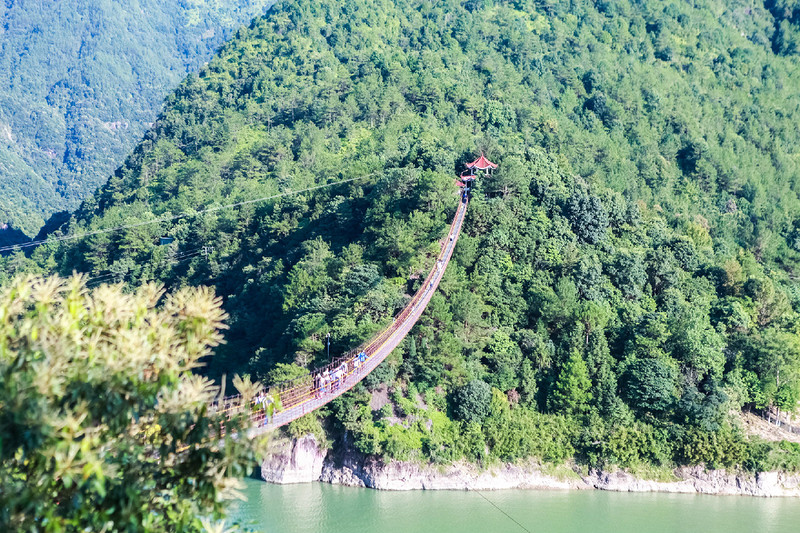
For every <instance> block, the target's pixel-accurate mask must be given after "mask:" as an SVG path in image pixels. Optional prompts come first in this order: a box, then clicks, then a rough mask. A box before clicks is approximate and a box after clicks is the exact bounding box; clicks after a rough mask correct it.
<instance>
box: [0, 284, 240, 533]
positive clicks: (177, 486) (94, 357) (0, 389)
mask: <svg viewBox="0 0 800 533" xmlns="http://www.w3.org/2000/svg"><path fill="white" fill-rule="evenodd" d="M220 304H221V301H220V299H219V298H216V297H215V296H214V295H213V293H212V292H211V291H209V290H208V289H205V288H199V289H182V290H180V291H177V292H175V293H173V294H170V295H167V296H164V291H163V290H162V289H161V288H160V287H159V286H157V285H154V284H146V285H143V286H141V287H140V288H139V289H137V290H136V291H135V292H132V293H124V292H123V290H122V288H121V287H120V286H101V287H99V288H97V289H96V290H94V291H93V292H88V291H87V289H86V286H85V278H81V277H73V278H70V279H66V280H65V279H60V278H58V277H51V278H34V277H22V278H17V279H15V280H14V281H12V282H11V283H10V284H8V286H6V287H5V288H4V289H2V290H0V375H2V379H1V380H0V406H2V409H1V410H0V412H1V413H2V415H0V435H2V440H0V444H1V446H0V508H2V509H3V511H2V512H0V529H2V530H3V531H23V530H38V529H40V528H42V529H46V530H48V531H64V530H81V531H100V530H126V531H176V530H180V531H195V530H201V529H202V528H203V526H202V524H201V519H202V518H203V517H206V518H212V517H213V518H217V517H220V516H221V514H222V512H223V509H224V508H223V502H222V498H223V497H224V496H225V495H227V494H228V493H229V492H230V489H233V488H235V486H236V484H237V482H236V478H237V477H241V476H242V475H244V474H245V473H246V471H245V468H246V464H247V462H246V461H252V460H253V459H254V455H253V453H252V452H253V450H254V445H253V444H252V443H251V442H250V441H249V440H248V439H241V438H240V439H234V438H233V437H234V435H235V433H236V432H237V431H239V430H240V428H241V427H243V424H244V423H245V419H244V418H243V416H234V417H233V419H232V420H230V421H226V419H225V418H224V417H223V416H222V415H221V414H214V412H213V410H211V409H209V405H210V404H211V403H212V401H213V400H214V399H215V398H216V397H217V395H218V389H217V387H215V386H214V385H213V383H211V382H210V381H208V380H207V379H206V378H203V377H201V376H198V375H194V374H192V370H193V369H195V368H197V367H198V366H200V364H201V363H200V359H201V358H203V357H205V356H208V355H209V354H210V353H211V348H212V347H213V346H216V345H217V344H219V343H220V342H222V335H221V333H220V330H221V329H222V328H223V327H224V324H223V320H224V319H225V318H226V315H225V313H224V312H223V311H222V309H221V307H220ZM223 423H224V424H225V427H226V429H227V434H226V435H225V436H224V437H221V436H220V435H219V433H218V431H217V430H216V429H215V428H219V427H221V424H223Z"/></svg>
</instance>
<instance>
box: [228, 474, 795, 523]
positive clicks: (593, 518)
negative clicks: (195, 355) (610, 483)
mask: <svg viewBox="0 0 800 533" xmlns="http://www.w3.org/2000/svg"><path fill="white" fill-rule="evenodd" d="M245 483H246V489H245V496H246V498H247V500H246V501H244V502H239V503H236V504H234V506H233V507H232V509H231V517H232V518H234V519H235V520H237V521H239V522H240V523H241V524H242V525H246V526H249V527H250V528H252V529H254V530H255V531H262V532H264V533H277V532H280V533H375V532H387V533H394V532H413V533H427V532H430V533H466V532H480V533H483V532H498V533H501V532H503V533H504V532H508V533H524V532H525V531H529V532H535V533H543V532H547V533H559V532H575V531H580V532H593V533H606V532H607V533H634V532H636V533H640V532H647V533H660V532H664V533H667V532H669V533H680V532H686V533H688V532H692V533H694V532H697V533H755V532H758V533H770V532H776V533H791V532H795V531H800V502H798V501H797V500H796V499H792V498H772V499H768V498H753V497H747V496H702V495H688V494H661V493H618V492H605V491H599V490H586V491H532V490H531V491H524V490H507V491H481V492H480V493H477V492H462V491H409V492H384V491H376V490H371V489H357V488H351V487H342V486H337V485H329V484H323V483H308V484H302V485H270V484H268V483H264V482H262V481H258V480H255V479H247V480H245ZM515 521H516V522H515Z"/></svg>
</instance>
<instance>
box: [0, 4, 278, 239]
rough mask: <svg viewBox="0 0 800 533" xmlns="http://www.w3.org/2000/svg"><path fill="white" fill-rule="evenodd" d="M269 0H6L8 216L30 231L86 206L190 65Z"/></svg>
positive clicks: (1, 54)
mask: <svg viewBox="0 0 800 533" xmlns="http://www.w3.org/2000/svg"><path fill="white" fill-rule="evenodd" d="M272 2H273V0H236V1H235V2H217V1H209V0H189V1H187V2H165V1H163V0H136V1H133V2H122V3H121V2H114V1H111V0H92V1H90V2H87V1H85V0H84V1H63V0H57V1H52V0H45V1H42V0H39V1H35V0H16V1H15V0H7V1H5V2H2V3H0V224H11V225H12V226H13V227H15V228H17V229H20V230H22V231H24V232H25V233H27V234H28V235H29V236H31V237H32V236H34V235H36V232H37V231H38V230H39V228H40V227H41V226H42V225H43V224H44V221H45V220H46V219H47V218H48V217H49V215H50V214H52V213H53V212H55V211H58V210H61V209H74V208H75V207H77V205H78V202H79V201H80V200H82V199H83V198H85V197H86V196H87V195H88V194H91V193H92V192H94V190H95V189H96V188H97V187H98V186H99V185H101V184H102V183H103V181H104V180H105V179H106V178H107V177H108V175H109V174H110V173H111V172H112V171H113V170H114V169H115V168H117V167H118V166H119V164H120V163H121V162H122V160H123V159H124V157H125V154H126V153H127V152H129V151H130V150H131V149H132V148H133V147H134V145H135V143H136V142H137V141H138V140H139V139H140V138H141V135H142V134H143V133H144V131H145V130H146V129H147V127H148V123H151V122H153V121H154V120H155V117H156V115H157V112H158V110H159V109H160V106H161V103H162V101H163V99H164V97H165V96H166V95H167V93H168V92H169V91H171V90H173V89H174V88H175V86H177V85H178V83H179V82H180V80H181V79H182V78H183V77H184V76H185V75H186V73H187V72H189V71H192V70H196V69H197V67H198V66H200V65H201V64H202V63H203V62H205V61H207V60H208V59H209V58H210V57H211V55H212V54H213V53H214V52H215V51H216V49H217V48H218V47H219V46H220V44H222V43H223V42H225V40H227V39H228V38H229V37H230V36H231V33H232V32H233V30H235V29H236V28H237V27H238V26H239V25H242V24H245V23H247V22H249V21H250V19H251V18H253V17H254V16H257V15H261V14H263V13H264V11H265V9H266V8H267V6H269V5H270V4H271V3H272ZM2 237H3V232H2V231H0V240H2Z"/></svg>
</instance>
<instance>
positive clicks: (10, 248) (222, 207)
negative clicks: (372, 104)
mask: <svg viewBox="0 0 800 533" xmlns="http://www.w3.org/2000/svg"><path fill="white" fill-rule="evenodd" d="M383 172H384V171H383V170H380V171H375V172H370V173H369V174H364V175H362V176H356V177H354V178H347V179H343V180H339V181H332V182H330V183H323V184H322V185H315V186H313V187H308V188H305V189H301V190H299V191H286V192H282V193H278V194H273V195H270V196H264V197H261V198H256V199H254V200H244V201H242V202H234V203H230V204H226V205H220V206H215V207H208V208H206V209H200V210H199V211H192V212H183V213H178V214H175V215H167V216H162V217H157V218H154V219H151V220H144V221H142V222H135V223H133V224H125V225H122V226H116V227H113V228H103V229H98V230H94V231H87V232H86V233H78V234H75V235H63V236H61V237H53V238H49V239H39V240H38V241H29V242H23V243H20V244H12V245H8V246H1V247H0V253H3V252H12V251H16V250H22V249H25V248H32V247H34V246H40V245H42V244H47V243H57V242H62V241H71V240H78V239H85V238H86V237H92V236H94V235H102V234H105V233H114V232H117V231H123V230H126V229H134V228H140V227H142V226H149V225H151V224H158V223H159V222H170V221H172V220H178V219H180V218H189V217H194V216H197V215H203V214H206V213H214V212H216V211H222V210H225V209H232V208H234V207H241V206H243V205H250V204H257V203H261V202H266V201H268V200H275V199H277V198H283V197H285V196H291V195H294V194H301V193H304V192H311V191H317V190H319V189H325V188H328V187H333V186H334V185H342V184H344V183H350V182H351V181H356V180H360V179H366V178H370V177H372V176H376V175H378V174H381V173H383Z"/></svg>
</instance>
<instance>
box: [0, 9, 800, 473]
mask: <svg viewBox="0 0 800 533" xmlns="http://www.w3.org/2000/svg"><path fill="white" fill-rule="evenodd" d="M693 5H694V7H692V6H691V5H689V4H688V3H681V2H676V3H662V2H631V1H621V2H608V3H601V2H599V3H595V2H588V1H584V2H580V1H576V2H571V3H542V2H533V1H525V0H516V1H496V2H489V1H486V2H482V1H479V0H471V1H469V2H464V3H462V2H459V1H456V0H443V1H438V2H428V1H422V0H395V1H392V0H346V1H341V0H339V1H333V0H330V1H329V0H317V1H314V2H312V1H310V0H297V1H291V2H279V3H278V4H277V5H276V6H275V7H274V8H273V9H272V10H271V12H270V13H269V14H268V15H267V16H266V17H265V18H263V19H260V20H257V21H255V22H254V23H253V25H252V27H251V28H250V29H248V30H242V31H241V32H239V33H238V34H237V36H236V38H235V39H233V40H232V41H231V42H230V43H228V44H227V45H226V46H225V47H224V48H223V49H222V50H221V51H220V54H219V56H218V57H217V58H215V59H214V60H213V61H212V62H211V63H210V64H209V65H208V66H207V67H205V68H203V69H202V70H201V71H200V72H199V74H198V75H190V76H189V77H188V78H187V79H186V80H185V81H184V83H183V84H182V85H181V87H180V88H179V89H178V90H177V91H176V92H175V93H174V94H173V95H172V96H170V97H169V98H168V100H167V103H166V107H165V111H164V113H163V115H162V116H161V118H160V119H159V121H158V122H157V124H156V125H155V127H154V128H153V130H152V131H150V132H148V133H147V135H146V137H145V139H144V141H143V142H142V143H141V144H140V145H139V147H138V148H137V149H136V150H135V151H134V153H133V154H132V155H131V156H130V157H129V159H128V160H127V162H126V163H125V165H124V166H123V167H122V168H121V169H120V170H119V171H118V172H116V173H115V174H114V176H112V177H111V179H110V180H109V182H108V184H106V185H105V186H104V187H103V188H102V189H101V190H100V191H99V192H98V194H96V195H95V196H93V197H91V198H89V199H88V200H86V201H85V202H84V203H83V204H82V206H81V208H80V209H79V210H78V211H77V212H76V213H75V215H74V217H73V219H72V220H71V221H70V223H69V224H68V225H67V226H65V227H64V228H62V230H61V232H57V234H56V235H60V234H81V233H83V232H87V231H95V230H98V229H102V228H110V227H116V226H121V225H129V224H136V223H139V222H144V221H148V220H155V219H156V218H160V217H169V216H172V215H173V214H176V213H192V212H193V211H197V210H200V209H203V208H209V207H212V208H213V207H214V206H223V205H225V204H229V203H234V202H242V201H248V200H253V199H256V198H260V197H265V196H269V195H272V194H275V193H278V192H289V191H303V190H305V189H307V188H309V187H312V186H315V185H319V184H325V183H329V182H334V181H339V180H344V179H350V178H353V177H363V179H360V180H356V181H352V182H349V183H347V184H342V185H337V186H333V187H331V188H328V189H321V190H317V191H313V192H301V193H300V194H296V195H291V196H286V197H283V198H281V199H278V200H275V201H266V202H259V203H251V204H247V205H244V206H241V207H237V208H232V209H221V210H217V211H213V212H212V213H208V214H201V215H197V216H192V215H188V216H186V217H183V218H180V219H176V220H172V221H170V222H158V223H154V224H149V225H142V226H138V227H136V228H133V229H129V230H126V231H120V232H114V233H104V234H100V235H94V236H92V237H89V238H85V239H82V240H78V241H74V242H72V243H70V242H67V241H65V242H64V243H63V244H57V243H54V244H51V245H46V246H42V247H39V248H38V249H37V250H36V251H35V252H33V254H32V255H31V256H30V258H26V257H24V256H22V255H21V254H19V253H18V254H16V255H14V256H11V257H8V258H6V259H5V260H4V261H5V262H4V264H3V266H4V267H5V268H4V269H3V271H5V272H7V273H13V272H15V271H18V270H26V269H48V270H49V269H52V270H56V271H59V272H62V273H69V272H71V271H73V270H77V271H79V272H87V273H89V274H90V275H92V276H96V278H95V281H94V282H95V283H100V282H103V281H124V282H126V283H130V284H134V285H136V284H139V283H141V282H143V281H145V280H160V281H163V282H165V283H167V284H168V285H169V286H181V285H186V284H192V285H194V284H213V285H215V286H216V289H217V292H218V293H219V294H222V295H224V296H225V298H226V302H225V307H226V309H227V310H228V312H229V313H230V314H231V317H232V318H231V323H230V326H231V329H230V331H229V333H228V336H227V338H228V343H227V345H226V346H224V347H222V348H220V356H219V357H217V358H215V366H213V367H211V368H210V369H209V373H211V374H212V375H215V376H218V375H220V374H222V373H228V374H229V375H230V374H231V373H233V372H234V371H240V372H241V371H247V372H249V373H250V374H251V375H253V376H254V377H256V378H258V379H266V380H274V379H278V378H280V377H282V376H287V375H292V374H295V373H297V372H301V371H302V367H309V366H313V365H315V364H318V363H321V362H323V361H325V359H326V353H325V347H324V338H325V335H326V334H327V333H328V332H330V334H331V337H332V349H331V351H332V354H335V353H340V352H341V351H343V350H346V349H348V348H351V347H353V346H355V345H356V344H358V343H359V342H360V341H363V340H365V339H366V338H368V337H369V335H370V334H371V333H372V332H374V331H376V330H377V329H379V327H380V325H381V324H383V323H385V322H386V321H388V320H389V319H390V317H391V315H392V314H393V313H394V312H395V311H396V310H397V309H399V308H400V307H401V306H402V304H403V302H404V301H405V299H406V298H408V295H409V294H411V293H412V292H413V290H415V289H416V288H417V284H418V283H419V275H420V274H422V273H423V272H424V271H425V268H426V267H428V266H430V261H431V260H432V259H431V258H432V257H433V253H434V252H435V251H436V250H437V248H438V244H437V239H439V238H441V237H442V236H443V235H444V230H445V226H446V223H447V221H448V219H449V217H450V216H451V215H452V212H453V210H454V209H455V207H456V204H457V201H458V200H457V196H456V192H455V190H456V188H455V186H454V184H453V181H454V180H453V178H454V177H455V174H456V173H457V172H459V171H460V170H461V169H462V166H463V163H464V162H465V161H468V160H471V159H472V158H474V157H475V156H476V155H478V154H479V153H480V152H481V151H485V152H486V154H487V156H488V157H489V158H490V159H492V160H493V161H495V162H497V163H499V164H500V168H499V170H498V171H497V173H496V174H495V176H493V177H492V178H490V179H482V180H479V182H478V185H477V189H476V190H475V191H474V193H473V200H472V202H471V205H470V207H469V212H468V214H467V219H466V222H465V230H464V233H465V234H462V237H461V238H460V240H459V242H458V246H457V248H456V252H455V256H454V260H453V261H452V262H451V264H450V266H449V268H448V271H447V274H446V276H445V278H444V280H443V282H442V284H441V286H440V291H439V293H437V294H436V295H435V296H434V298H433V300H432V301H431V304H430V306H429V308H428V310H427V312H426V314H425V315H424V316H423V318H422V320H421V322H420V323H419V324H418V326H417V327H416V328H415V329H414V330H413V331H412V334H411V335H410V336H409V338H408V341H407V343H406V346H405V349H404V350H402V351H399V353H395V354H394V355H393V356H392V358H391V360H389V361H387V363H385V364H384V365H383V366H382V367H381V368H379V370H378V371H376V373H374V374H373V375H371V376H370V378H368V379H367V380H366V387H364V388H361V389H359V390H357V391H356V392H354V393H351V394H348V395H346V396H344V397H343V398H342V399H340V400H338V401H337V402H336V403H335V404H334V407H333V408H332V409H331V410H329V411H326V412H324V413H322V414H321V415H320V416H325V417H327V418H326V421H327V425H326V428H327V431H328V432H329V435H330V436H331V437H333V438H335V437H337V436H339V435H341V432H342V430H343V429H347V430H349V431H350V432H351V435H352V436H353V438H354V443H355V445H356V446H357V447H358V448H359V449H360V450H362V451H364V452H368V453H377V454H383V455H385V456H390V457H396V458H401V459H408V458H427V459H431V460H433V461H439V462H446V461H451V460H455V459H458V458H461V457H467V458H469V459H473V460H483V459H487V458H490V457H496V458H501V459H505V460H514V459H519V458H522V457H528V456H536V457H539V458H542V459H544V460H548V461H557V462H558V461H563V460H564V459H567V458H569V457H573V456H574V457H577V458H578V460H580V461H583V462H584V463H586V464H591V465H597V464H601V465H602V464H608V463H611V464H619V465H625V466H636V465H641V464H656V465H672V464H675V463H680V464H695V463H701V462H704V463H706V464H708V465H710V466H720V465H740V466H743V467H746V468H752V469H762V468H774V467H781V468H787V469H796V468H798V467H799V466H800V460H799V458H800V450H798V449H797V447H796V446H794V445H789V444H785V443H784V444H780V445H777V444H767V443H763V442H760V441H755V440H748V439H747V438H746V437H745V436H744V435H743V433H742V431H741V430H740V428H739V426H738V425H737V422H736V419H735V417H732V416H731V413H734V414H735V412H736V411H738V410H739V409H742V408H752V407H757V408H761V407H765V406H778V407H780V408H781V409H793V408H795V407H796V404H797V400H798V396H799V395H800V337H798V331H799V330H798V326H800V322H798V315H797V311H798V309H799V308H800V294H798V291H797V285H796V282H795V281H794V279H795V277H796V275H797V268H798V257H799V256H798V250H800V244H799V243H800V238H799V237H800V233H798V231H800V225H798V224H797V223H796V220H797V218H798V212H799V211H800V200H799V199H798V194H797V186H798V176H799V174H798V170H799V169H798V148H797V147H798V137H799V136H800V132H799V131H798V129H797V123H798V119H800V110H798V104H799V102H798V99H797V94H798V90H800V77H798V76H799V75H800V72H798V57H797V49H796V47H794V46H792V45H790V44H787V43H791V42H793V41H792V39H794V36H795V35H796V34H795V33H794V32H795V26H794V24H795V22H796V17H795V16H794V15H792V14H791V13H793V12H791V9H790V7H786V8H785V9H784V11H780V10H778V8H777V5H776V4H771V5H770V6H767V7H768V8H769V9H767V7H764V6H753V4H752V3H749V2H721V1H698V2H694V3H693ZM784 7H785V6H784ZM776 10H778V11H780V15H781V17H782V18H780V20H779V19H778V18H776V17H775V15H774V13H776V12H777V11H776ZM161 237H167V239H163V240H161V239H160V238H161ZM171 239H174V241H172V242H169V241H170V240H171ZM160 242H161V243H163V244H159V243H160ZM6 275H7V274H6ZM382 383H383V384H386V385H388V390H386V391H384V389H383V385H382ZM376 389H379V390H381V391H383V392H384V393H386V394H388V396H389V398H390V399H391V401H390V403H388V404H386V405H384V406H383V407H382V408H380V409H378V410H375V411H372V410H371V408H370V394H369V391H371V390H376ZM315 427H316V429H317V431H320V428H319V427H318V425H317V422H315V420H313V419H306V420H303V421H301V422H298V423H296V424H295V426H293V431H295V432H298V431H300V430H301V429H308V428H315Z"/></svg>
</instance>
